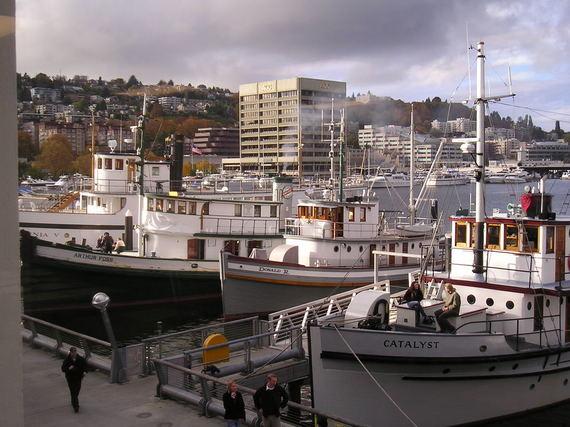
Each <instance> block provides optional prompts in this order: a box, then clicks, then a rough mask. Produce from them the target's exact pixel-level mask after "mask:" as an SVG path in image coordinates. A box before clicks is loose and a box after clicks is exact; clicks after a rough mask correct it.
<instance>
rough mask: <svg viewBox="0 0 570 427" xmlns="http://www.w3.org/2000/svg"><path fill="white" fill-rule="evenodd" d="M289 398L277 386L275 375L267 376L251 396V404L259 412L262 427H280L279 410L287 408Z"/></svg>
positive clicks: (281, 388)
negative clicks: (263, 383) (262, 384)
mask: <svg viewBox="0 0 570 427" xmlns="http://www.w3.org/2000/svg"><path fill="white" fill-rule="evenodd" d="M288 401H289V396H288V395H287V392H286V391H285V390H284V389H283V387H281V386H280V385H279V384H277V375H275V374H269V375H267V378H266V382H265V385H264V386H262V387H260V388H259V389H257V391H256V392H255V394H254V395H253V403H254V404H255V408H256V409H257V411H258V412H259V411H261V415H262V418H263V427H281V419H280V418H279V417H280V415H281V412H280V411H281V409H283V408H285V406H287V402H288Z"/></svg>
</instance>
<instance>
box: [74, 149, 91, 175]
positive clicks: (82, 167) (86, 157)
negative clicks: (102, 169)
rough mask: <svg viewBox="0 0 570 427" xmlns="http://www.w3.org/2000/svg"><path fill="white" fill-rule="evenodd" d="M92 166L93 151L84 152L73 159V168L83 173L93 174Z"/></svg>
mask: <svg viewBox="0 0 570 427" xmlns="http://www.w3.org/2000/svg"><path fill="white" fill-rule="evenodd" d="M92 168H93V166H92V163H91V153H83V154H81V155H79V156H77V158H76V159H75V160H74V161H73V170H74V171H75V172H79V173H80V174H82V175H87V176H91V172H92Z"/></svg>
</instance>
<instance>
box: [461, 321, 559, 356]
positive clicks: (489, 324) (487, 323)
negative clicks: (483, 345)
mask: <svg viewBox="0 0 570 427" xmlns="http://www.w3.org/2000/svg"><path fill="white" fill-rule="evenodd" d="M539 319H540V329H539V330H536V331H532V332H522V333H521V332H520V322H521V321H526V320H532V321H534V320H536V318H535V317H517V318H510V319H494V320H477V321H473V322H467V323H464V324H463V325H460V326H459V327H458V328H457V329H456V332H457V331H459V330H460V329H461V328H463V327H465V326H468V325H481V324H484V325H485V330H486V331H487V333H488V334H490V333H491V330H492V325H493V324H495V323H506V322H516V328H517V329H516V333H514V334H509V335H505V337H516V346H515V350H516V351H518V350H519V345H518V344H519V337H521V336H525V335H535V334H540V335H539V339H540V343H539V346H540V348H542V334H543V333H548V332H558V335H559V336H558V342H559V345H558V346H561V344H560V342H561V341H560V338H561V336H560V333H561V332H562V329H561V328H560V327H559V328H554V329H548V330H547V329H544V319H559V320H560V319H561V316H560V314H553V315H550V316H540V317H539ZM548 347H550V345H548Z"/></svg>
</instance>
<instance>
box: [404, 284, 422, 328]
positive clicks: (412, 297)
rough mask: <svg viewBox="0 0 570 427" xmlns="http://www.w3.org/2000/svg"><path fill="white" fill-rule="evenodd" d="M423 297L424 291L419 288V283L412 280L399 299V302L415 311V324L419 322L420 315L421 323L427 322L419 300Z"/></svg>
mask: <svg viewBox="0 0 570 427" xmlns="http://www.w3.org/2000/svg"><path fill="white" fill-rule="evenodd" d="M423 299H424V293H423V292H422V290H421V288H420V284H419V282H418V281H417V280H414V282H412V284H411V285H410V287H409V288H408V290H407V291H406V293H405V294H404V297H403V298H402V299H401V300H400V304H406V305H407V306H408V307H409V308H411V309H412V310H415V312H416V325H417V324H418V323H419V320H420V316H421V321H422V322H423V323H427V316H426V313H425V311H424V309H423V307H422V304H421V301H422V300H423Z"/></svg>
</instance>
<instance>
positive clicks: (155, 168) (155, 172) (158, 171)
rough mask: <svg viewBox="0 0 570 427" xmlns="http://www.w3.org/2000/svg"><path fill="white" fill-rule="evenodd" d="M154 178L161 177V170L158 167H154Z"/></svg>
mask: <svg viewBox="0 0 570 427" xmlns="http://www.w3.org/2000/svg"><path fill="white" fill-rule="evenodd" d="M151 173H152V176H159V175H160V168H159V167H158V166H153V167H152V172H151Z"/></svg>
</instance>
